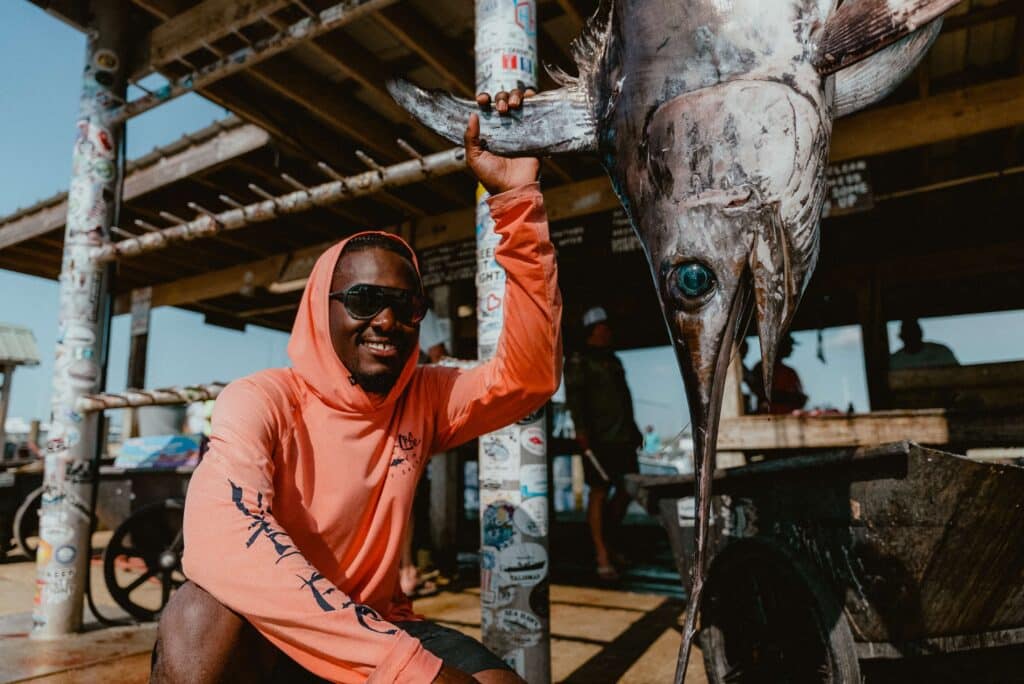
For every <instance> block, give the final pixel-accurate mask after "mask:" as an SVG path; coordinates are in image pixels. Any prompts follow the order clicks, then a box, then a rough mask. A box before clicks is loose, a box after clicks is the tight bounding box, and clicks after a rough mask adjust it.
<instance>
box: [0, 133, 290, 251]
mask: <svg viewBox="0 0 1024 684" xmlns="http://www.w3.org/2000/svg"><path fill="white" fill-rule="evenodd" d="M269 143H270V136H269V135H268V134H267V133H266V131H263V130H262V129H260V128H259V127H257V126H253V125H251V124H246V125H244V126H239V127H238V128H234V129H231V130H229V131H224V132H223V133H219V134H218V135H216V136H215V137H213V138H211V139H210V140H207V141H205V142H202V143H200V144H198V145H195V146H192V147H188V148H186V149H185V150H184V151H182V152H180V153H178V154H175V155H172V156H169V157H165V158H163V159H161V160H159V161H157V162H156V163H154V164H150V165H148V166H146V167H143V168H141V169H136V170H134V171H132V173H130V174H128V177H127V178H126V179H125V182H124V201H126V202H127V201H131V200H133V199H135V198H137V197H141V196H142V195H145V194H147V193H150V192H153V191H154V190H159V189H160V188H162V187H165V186H167V185H169V184H170V183H174V182H176V181H179V180H181V179H183V178H188V177H189V176H191V175H193V174H197V173H202V172H204V171H208V170H210V169H212V168H213V167H215V166H218V165H220V164H223V163H224V162H227V161H230V160H232V159H235V158H237V157H240V156H242V155H244V154H247V153H249V152H252V151H253V150H258V149H259V148H261V147H263V146H265V145H267V144H269ZM67 213H68V209H67V201H66V200H65V201H63V202H60V203H59V204H54V205H51V206H49V207H47V208H45V209H43V210H41V211H38V212H35V213H33V214H28V215H26V216H22V217H20V218H18V219H15V220H14V221H12V222H10V223H8V224H7V225H4V226H0V249H3V248H5V247H9V246H11V245H15V244H17V243H19V242H24V241H25V240H31V239H32V238H34V237H38V236H40V235H43V234H45V233H48V232H50V231H52V230H57V229H58V228H61V227H62V226H63V225H64V221H65V219H66V218H67Z"/></svg>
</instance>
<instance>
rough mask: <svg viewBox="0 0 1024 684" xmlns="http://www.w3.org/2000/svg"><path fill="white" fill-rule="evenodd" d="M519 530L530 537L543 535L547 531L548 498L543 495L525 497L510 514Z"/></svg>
mask: <svg viewBox="0 0 1024 684" xmlns="http://www.w3.org/2000/svg"><path fill="white" fill-rule="evenodd" d="M512 519H513V520H514V521H515V524H516V527H517V528H519V531H520V532H522V533H523V534H525V535H528V536H530V537H544V536H546V535H547V533H548V500H547V498H546V497H543V496H535V497H532V498H530V499H526V500H525V501H523V502H522V503H521V504H519V507H518V508H516V512H515V513H514V514H513V515H512Z"/></svg>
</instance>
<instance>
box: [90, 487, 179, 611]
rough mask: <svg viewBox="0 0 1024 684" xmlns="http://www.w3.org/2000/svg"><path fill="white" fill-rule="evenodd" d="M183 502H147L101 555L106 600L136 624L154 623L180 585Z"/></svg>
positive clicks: (167, 500) (126, 521)
mask: <svg viewBox="0 0 1024 684" xmlns="http://www.w3.org/2000/svg"><path fill="white" fill-rule="evenodd" d="M184 512H185V508H184V502H183V501H182V500H181V499H166V500H164V501H158V502H156V503H151V504H147V505H145V506H143V507H141V508H140V509H139V510H137V511H136V512H135V513H133V514H132V515H130V516H129V517H128V519H127V520H125V521H124V522H123V523H121V524H120V525H119V526H118V527H117V529H116V530H114V534H113V536H112V537H111V538H110V541H109V542H108V543H107V548H106V550H105V551H104V552H103V577H104V579H105V580H106V583H107V591H109V592H110V595H111V597H112V598H113V599H114V601H116V602H117V605H119V606H121V607H122V608H124V609H125V611H127V612H128V614H129V615H131V616H132V617H134V618H135V619H137V620H141V621H151V620H155V619H157V617H158V616H159V615H160V611H162V610H163V609H164V606H166V605H167V601H168V599H170V597H171V592H172V591H174V590H175V589H177V588H178V587H180V586H181V585H182V584H183V583H184V582H185V576H184V575H183V574H182V572H181V554H182V550H183V549H184V542H183V538H182V517H183V516H184Z"/></svg>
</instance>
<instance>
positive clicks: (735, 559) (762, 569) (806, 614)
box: [698, 542, 861, 684]
mask: <svg viewBox="0 0 1024 684" xmlns="http://www.w3.org/2000/svg"><path fill="white" fill-rule="evenodd" d="M736 546H737V547H739V548H727V549H726V550H725V551H724V552H723V553H722V554H720V556H719V558H717V559H716V561H715V564H714V566H713V567H712V571H711V573H709V579H708V584H707V588H706V589H705V591H706V593H705V595H704V600H703V607H702V610H701V631H700V634H699V636H698V643H699V644H700V647H701V650H702V652H703V655H704V669H705V671H706V672H707V678H708V681H709V682H710V683H711V684H726V683H730V684H732V683H735V682H742V683H743V684H753V683H757V684H761V683H762V682H763V683H768V682H771V683H773V684H785V683H787V682H789V683H792V684H807V683H815V684H817V683H821V684H825V683H827V684H860V681H861V676H860V666H859V663H858V661H857V652H856V648H855V646H854V641H853V634H852V633H851V632H850V626H849V624H848V623H847V621H846V616H845V615H844V614H843V612H842V609H841V606H840V604H839V602H838V601H837V600H836V599H835V598H834V596H833V595H832V594H831V593H830V592H829V591H828V589H827V587H826V586H825V585H824V583H823V582H821V581H820V580H819V579H818V578H817V577H816V576H815V575H814V573H813V572H810V571H808V570H806V569H804V568H802V567H800V566H799V565H798V564H797V563H795V562H794V561H792V560H791V559H789V558H788V557H786V556H784V555H783V554H782V553H781V552H779V551H777V550H775V549H772V548H770V547H767V546H766V545H762V544H760V543H747V544H744V543H742V542H741V543H738V544H737V545H736Z"/></svg>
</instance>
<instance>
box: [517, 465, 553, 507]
mask: <svg viewBox="0 0 1024 684" xmlns="http://www.w3.org/2000/svg"><path fill="white" fill-rule="evenodd" d="M519 493H520V494H522V496H523V498H524V499H528V498H530V497H531V496H547V493H548V467H547V464H544V463H528V464H526V465H524V466H520V467H519Z"/></svg>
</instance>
